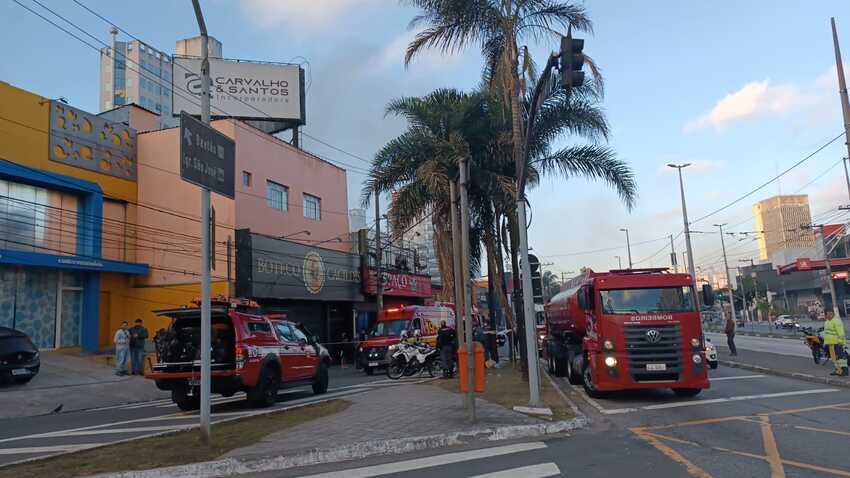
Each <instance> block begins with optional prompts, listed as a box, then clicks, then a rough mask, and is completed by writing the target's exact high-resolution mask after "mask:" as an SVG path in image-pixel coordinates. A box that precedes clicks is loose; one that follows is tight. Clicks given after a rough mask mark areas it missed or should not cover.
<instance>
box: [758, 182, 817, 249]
mask: <svg viewBox="0 0 850 478" xmlns="http://www.w3.org/2000/svg"><path fill="white" fill-rule="evenodd" d="M753 214H754V215H755V220H756V230H757V231H760V232H761V233H760V234H759V239H758V243H759V257H760V258H761V260H763V261H766V260H769V259H771V258H772V256H774V254H776V253H777V252H779V251H786V252H787V251H793V250H795V249H796V250H808V249H811V248H812V247H814V245H815V235H814V234H813V233H812V231H811V229H806V226H809V225H810V224H811V223H812V215H811V211H810V210H809V197H808V196H807V195H805V194H795V195H785V196H774V197H772V198H768V199H765V200H763V201H759V202H757V203H756V204H754V205H753ZM762 231H763V232H762ZM780 263H781V262H780Z"/></svg>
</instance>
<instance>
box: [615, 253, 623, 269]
mask: <svg viewBox="0 0 850 478" xmlns="http://www.w3.org/2000/svg"><path fill="white" fill-rule="evenodd" d="M614 257H616V258H617V269H622V268H623V258H622V257H620V256H614Z"/></svg>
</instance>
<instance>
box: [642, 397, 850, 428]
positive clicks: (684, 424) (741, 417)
mask: <svg viewBox="0 0 850 478" xmlns="http://www.w3.org/2000/svg"><path fill="white" fill-rule="evenodd" d="M846 406H850V403H848V402H845V403H833V404H832V405H819V406H816V407H807V408H794V409H790V410H779V411H776V412H770V413H766V414H764V415H768V416H774V415H790V414H794V413H803V412H813V411H817V410H845V409H844V408H843V407H846ZM753 418H756V416H755V415H735V416H730V417H718V418H705V419H702V420H690V421H686V422H679V423H671V424H669V425H658V426H650V427H642V428H640V430H666V429H670V428H678V427H688V426H694V425H711V424H714V423H723V422H729V421H733V420H745V421H753V422H754V423H759V424H760V423H761V422H760V421H757V420H753Z"/></svg>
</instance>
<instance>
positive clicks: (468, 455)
mask: <svg viewBox="0 0 850 478" xmlns="http://www.w3.org/2000/svg"><path fill="white" fill-rule="evenodd" d="M541 448H546V444H545V443H543V442H530V443H517V444H515V445H505V446H497V447H493V448H483V449H480V450H470V451H461V452H456V453H447V454H445V455H436V456H429V457H426V458H416V459H413V460H405V461H399V462H395V463H385V464H383V465H375V466H365V467H362V468H354V469H351V470H340V471H331V472H328V473H320V474H317V475H310V476H307V477H302V478H369V477H372V476H381V475H388V474H390V473H404V472H408V471H413V470H419V469H422V468H432V467H435V466H443V465H450V464H452V463H461V462H464V461H471V460H480V459H482V458H492V457H494V456H501V455H510V454H512V453H523V452H526V451H533V450H539V449H541Z"/></svg>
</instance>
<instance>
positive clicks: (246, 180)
mask: <svg viewBox="0 0 850 478" xmlns="http://www.w3.org/2000/svg"><path fill="white" fill-rule="evenodd" d="M242 185H243V186H245V187H246V188H250V187H251V173H249V172H248V171H242Z"/></svg>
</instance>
